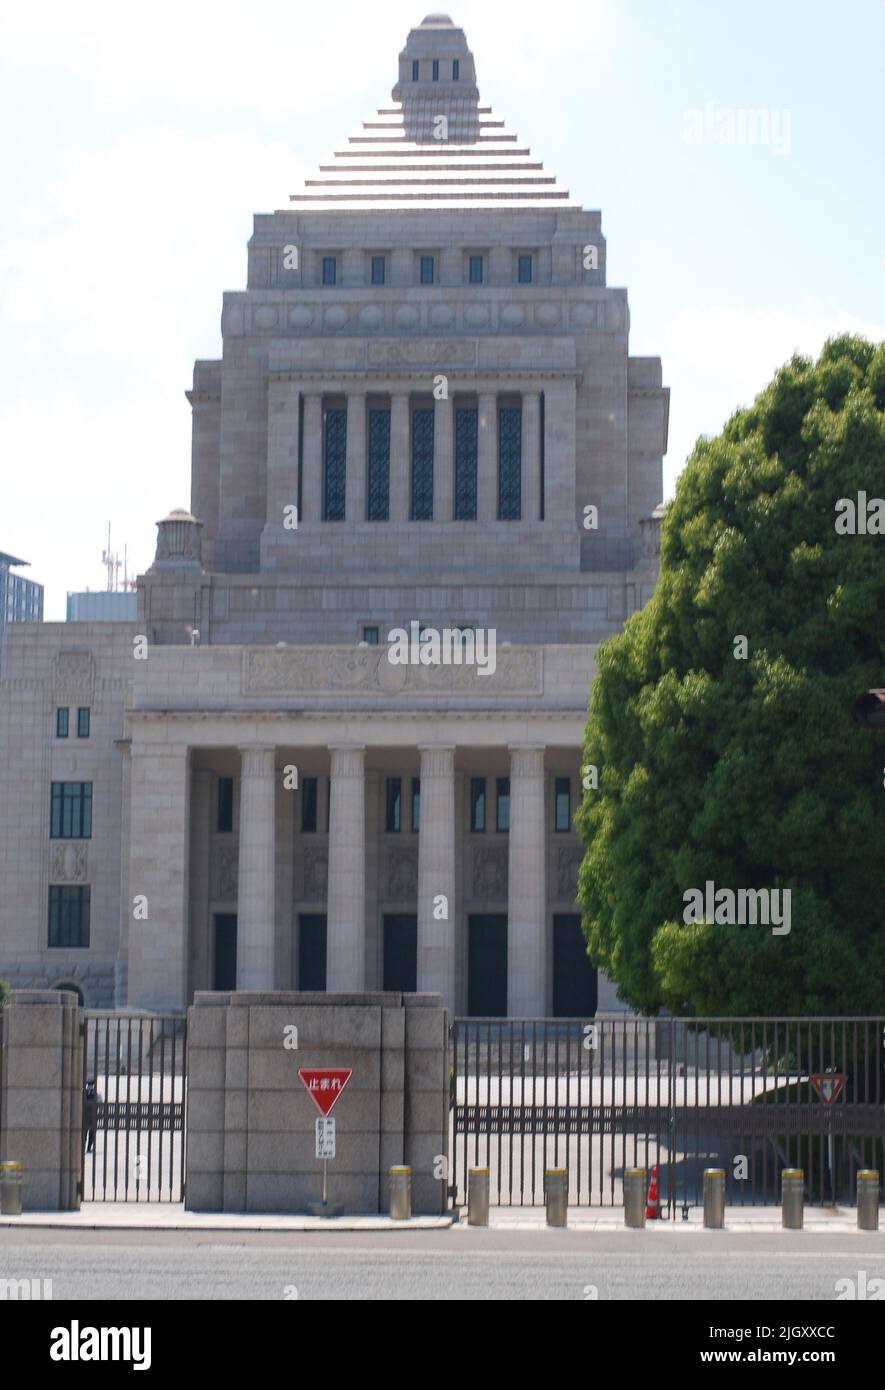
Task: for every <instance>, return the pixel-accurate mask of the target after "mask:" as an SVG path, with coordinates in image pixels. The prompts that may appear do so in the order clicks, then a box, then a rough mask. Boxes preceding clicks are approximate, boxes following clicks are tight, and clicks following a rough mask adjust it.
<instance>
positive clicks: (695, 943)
mask: <svg viewBox="0 0 885 1390" xmlns="http://www.w3.org/2000/svg"><path fill="white" fill-rule="evenodd" d="M883 411H885V345H880V346H878V347H876V346H875V345H873V344H870V343H868V342H865V341H863V340H862V339H859V338H849V337H840V338H836V339H833V340H831V341H830V342H828V343H827V345H826V346H825V348H824V349H823V351H822V353H821V355H820V357H819V359H818V361H817V362H812V361H810V360H808V359H807V358H804V357H798V356H797V357H794V358H793V359H792V361H791V362H790V363H789V364H788V365H786V366H785V367H784V368H783V369H782V370H781V371H779V372H778V373H777V375H776V376H775V378H774V380H773V381H772V382H771V383H770V385H769V386H768V387H767V388H766V390H764V391H763V392H762V394H761V395H760V396H759V397H758V398H757V400H756V401H755V403H754V404H753V405H752V406H751V407H750V408H749V409H745V410H740V411H738V412H737V413H736V414H735V415H734V416H733V417H732V418H731V419H730V420H729V422H728V424H727V425H726V426H725V428H724V429H723V431H722V433H721V434H720V435H719V436H718V437H717V438H715V439H711V440H708V439H701V440H699V441H698V443H697V445H696V447H695V449H694V452H693V454H692V456H691V458H690V459H689V461H688V464H687V465H686V468H685V471H684V472H683V474H682V476H681V478H680V479H679V484H678V487H677V491H676V497H675V501H674V502H673V504H672V505H671V506H670V507H669V509H668V511H667V515H666V518H665V521H664V525H663V532H662V555H661V576H660V581H659V584H658V587H657V589H656V591H655V595H654V597H653V599H652V601H651V602H650V603H649V604H648V605H647V607H646V608H645V609H644V610H643V611H642V612H640V613H638V614H636V615H635V616H634V617H633V618H631V619H630V621H629V622H628V623H627V625H626V627H625V629H624V631H623V633H621V634H619V635H618V636H617V637H614V638H611V639H610V640H609V641H607V642H605V643H604V644H603V645H602V647H601V648H600V651H599V663H598V664H599V675H598V678H597V680H596V682H595V683H594V687H593V694H592V699H591V704H590V719H589V723H588V727H587V735H586V744H585V762H586V763H587V764H592V765H594V766H595V767H597V769H598V777H599V787H598V790H589V791H587V792H585V796H584V801H583V804H582V807H581V810H580V812H579V815H578V825H579V829H580V831H581V834H582V837H583V839H584V842H585V845H586V847H587V852H586V855H585V858H584V862H583V864H582V867H581V875H580V889H579V898H580V902H581V906H582V909H583V921H584V931H585V934H586V937H587V941H588V948H589V952H590V955H591V958H592V959H593V961H594V962H595V963H596V964H597V965H598V966H601V967H602V968H604V969H605V970H606V972H607V973H608V974H609V975H610V976H611V977H612V978H613V979H614V980H615V981H616V982H617V984H618V986H619V990H620V994H621V996H622V998H623V999H624V1000H625V1001H626V1002H627V1003H629V1004H630V1005H632V1006H633V1007H635V1008H638V1009H641V1010H644V1011H647V1012H650V1013H654V1012H656V1011H657V1010H658V1009H660V1008H661V1007H668V1008H670V1009H673V1010H674V1011H677V1012H680V1013H686V1014H705V1013H706V1014H721V1015H728V1016H733V1015H736V1014H775V1013H783V1014H788V1015H795V1014H800V1013H847V1014H861V1013H865V1012H875V1011H882V1010H883V1008H885V917H883V907H885V787H883V776H885V735H883V734H882V733H876V732H874V731H870V730H866V729H864V728H862V727H860V726H859V725H858V724H857V723H855V721H854V717H853V710H854V701H855V698H856V697H857V696H858V695H859V694H860V693H861V692H862V691H865V690H867V689H869V688H871V687H875V686H882V685H885V534H882V535H879V534H853V535H852V534H840V533H838V532H837V529H836V522H837V519H838V518H839V516H840V513H839V512H838V511H837V503H838V502H839V501H840V499H843V498H851V499H853V500H854V501H855V502H856V500H857V497H858V494H859V493H860V492H865V493H866V494H867V495H868V497H869V498H870V499H872V498H875V497H885V413H883ZM870 524H871V525H873V524H875V523H874V522H871V523H870ZM883 530H885V528H883ZM740 636H744V637H746V639H747V647H748V655H747V659H746V660H740V659H737V658H736V656H735V650H736V638H738V637H740ZM708 880H712V881H713V882H714V883H715V885H716V888H717V889H719V888H723V887H724V888H730V889H732V890H737V889H739V888H743V889H759V888H768V889H775V888H777V889H781V890H784V889H789V890H790V893H791V930H790V932H789V934H788V935H782V936H775V935H773V934H772V932H771V930H770V928H766V927H765V926H763V925H756V926H737V925H735V926H726V925H711V924H707V923H706V922H703V923H699V924H694V925H685V924H684V921H683V908H684V898H683V894H684V893H685V892H686V891H687V890H689V889H698V888H699V889H703V887H704V885H705V883H706V882H707V881H708Z"/></svg>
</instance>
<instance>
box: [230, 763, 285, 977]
mask: <svg viewBox="0 0 885 1390" xmlns="http://www.w3.org/2000/svg"><path fill="white" fill-rule="evenodd" d="M240 753H241V756H242V763H241V772H240V865H239V889H238V894H237V989H238V990H272V989H273V987H274V859H275V854H274V851H275V831H274V819H275V818H274V810H275V805H276V750H275V749H274V748H242V749H241V750H240Z"/></svg>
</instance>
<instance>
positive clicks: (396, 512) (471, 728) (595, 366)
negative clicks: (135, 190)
mask: <svg viewBox="0 0 885 1390" xmlns="http://www.w3.org/2000/svg"><path fill="white" fill-rule="evenodd" d="M435 65H436V66H435ZM475 82H476V77H475V69H474V64H473V57H472V55H471V54H470V52H469V50H468V48H467V43H466V39H465V37H464V35H463V32H462V31H461V30H459V29H457V28H456V27H455V26H454V25H453V24H452V23H451V21H449V20H446V19H445V17H439V16H434V17H430V18H429V19H428V20H426V21H425V22H424V23H423V24H422V25H421V26H419V28H418V29H416V30H413V31H412V34H411V35H410V36H409V39H408V42H407V44H406V47H405V49H404V50H403V52H402V53H401V55H400V60H399V69H398V80H397V84H396V87H395V89H394V98H393V101H392V103H389V104H388V105H386V106H384V107H382V108H380V109H379V111H378V112H377V114H376V115H375V116H374V117H372V118H371V119H370V120H369V121H367V122H366V124H365V126H364V129H363V131H362V132H361V133H360V134H359V135H357V136H354V137H352V138H351V140H350V141H349V142H348V143H347V145H345V146H342V147H341V148H340V149H339V150H337V151H336V152H335V155H334V156H333V158H332V160H331V161H330V162H329V164H327V165H324V166H323V167H322V168H321V170H320V171H319V172H318V174H317V176H316V177H315V178H313V179H311V180H308V182H307V184H306V185H305V187H304V189H302V190H300V191H299V192H297V193H296V194H294V195H293V197H292V198H291V200H290V206H289V207H288V208H286V209H285V210H283V211H278V212H275V213H273V214H270V215H262V216H258V217H256V219H255V227H254V233H253V237H252V240H251V242H250V245H249V258H248V278H247V287H246V289H245V290H243V291H238V292H231V293H228V294H226V295H225V297H224V307H223V315H222V336H223V351H222V357H221V359H220V360H219V361H213V362H197V363H196V365H195V368H194V377H193V386H192V389H191V390H190V391H189V392H188V398H189V400H190V403H191V407H192V413H193V444H192V470H191V499H190V511H189V512H184V511H180V512H173V513H171V514H170V516H169V517H167V518H166V519H165V520H164V521H163V522H161V523H160V526H159V538H158V546H157V555H156V559H155V562H154V564H153V566H152V567H151V569H150V570H149V571H148V572H147V573H146V574H145V575H144V576H142V578H141V579H140V581H139V616H138V619H137V621H136V622H135V623H101V624H98V623H96V624H68V625H64V626H58V625H48V626H42V627H40V628H36V627H33V628H25V627H22V628H20V629H18V630H17V631H13V632H11V633H10V635H9V639H8V653H7V664H6V671H5V678H4V679H3V680H2V682H0V767H2V774H0V775H2V777H3V782H4V787H3V790H4V796H3V798H2V803H0V822H2V824H0V831H2V834H0V874H2V882H3V885H4V888H3V893H2V895H0V976H3V977H5V978H9V979H11V980H12V981H13V982H14V983H15V984H16V985H19V986H23V985H29V986H31V985H40V986H48V985H56V984H59V983H63V982H64V983H70V984H75V985H77V986H78V987H79V988H80V989H81V991H82V993H83V994H84V996H85V1001H86V1003H87V1004H89V1005H91V1006H96V1005H104V1004H106V1003H109V1002H111V999H112V997H113V998H115V999H116V1002H117V1003H118V1004H120V1005H122V1004H124V1003H128V1004H129V1005H130V1006H135V1007H144V1008H154V1009H181V1008H183V1007H184V1006H186V1004H187V1003H188V1002H189V1001H190V1000H191V999H192V997H193V994H194V992H195V991H203V990H209V989H212V988H221V989H229V988H230V987H231V982H230V980H229V978H228V976H229V973H230V969H231V961H230V959H227V963H225V960H226V957H225V952H227V953H228V955H230V953H231V952H234V953H235V958H236V962H235V963H236V985H237V987H238V988H240V989H250V990H270V989H299V988H302V989H303V988H304V987H305V980H304V979H303V978H301V976H302V975H305V976H306V975H307V973H308V971H310V972H311V973H312V977H313V976H314V975H315V973H316V970H317V969H318V968H320V967H318V966H317V961H316V958H315V954H314V956H311V955H310V952H309V951H308V950H307V947H306V943H307V940H308V934H309V933H310V932H318V933H319V935H318V936H317V940H319V941H322V939H323V938H322V933H323V932H325V953H324V954H325V959H324V961H323V962H322V966H321V974H322V976H323V980H324V983H325V987H326V988H328V989H330V990H338V991H348V992H349V991H356V990H380V989H383V988H390V987H394V988H401V989H409V988H410V989H413V990H420V991H430V992H439V993H440V994H442V995H443V997H444V1000H445V1003H446V1006H447V1007H448V1009H449V1010H450V1012H453V1013H464V1012H467V1011H468V1010H470V1011H472V1012H477V1008H476V1007H474V1006H475V1005H476V1004H477V1001H479V1002H481V1003H483V1004H484V1005H485V1006H488V999H489V997H490V996H489V995H488V994H487V992H486V991H484V990H483V989H482V988H481V986H482V980H481V979H480V978H479V977H478V974H477V972H479V975H481V973H482V971H483V969H486V970H488V969H489V968H492V967H490V966H489V965H488V961H489V960H491V959H492V957H487V956H484V955H483V950H484V946H483V941H484V940H485V938H484V937H483V933H487V935H488V940H489V941H490V940H491V939H492V937H493V936H495V932H496V931H498V928H497V927H495V925H494V922H493V921H492V919H495V921H497V922H498V923H499V924H500V923H501V922H505V921H506V928H505V930H506V947H505V952H504V954H503V955H502V954H501V953H500V951H499V953H498V955H497V956H495V957H494V960H495V962H496V964H495V965H494V970H495V971H496V972H497V973H498V974H500V975H501V976H502V977H503V976H506V982H507V989H506V1009H507V1011H508V1012H509V1013H511V1014H517V1015H531V1014H537V1015H546V1014H550V1013H551V1012H553V1011H554V1010H555V1009H557V999H558V998H560V1000H561V998H563V997H565V996H564V995H561V993H559V990H560V986H561V984H562V979H561V976H562V975H563V972H565V973H567V972H568V964H567V957H566V956H562V957H561V956H560V955H558V952H559V949H560V929H561V930H562V931H563V932H564V931H566V930H569V931H570V930H572V928H571V927H569V926H568V923H567V922H566V923H565V925H563V922H564V921H565V919H566V918H569V917H571V918H574V915H575V912H576V909H575V906H574V901H575V889H576V875H577V866H578V864H579V862H580V846H579V842H578V839H577V837H576V835H575V834H574V832H573V830H572V829H571V826H570V825H569V824H563V823H562V818H563V815H564V814H565V811H564V810H563V807H566V810H567V811H568V812H569V813H573V812H574V809H575V807H576V805H577V803H578V801H579V799H580V797H581V795H582V785H581V743H582V736H583V726H584V722H585V718H586V706H587V698H588V693H589V688H590V683H591V681H592V677H593V673H594V670H595V649H596V646H597V644H598V643H599V642H600V641H601V640H602V639H603V638H605V637H606V636H608V635H610V634H611V633H613V632H616V631H618V630H619V629H620V627H621V626H622V624H623V622H624V621H625V619H626V618H627V617H628V616H629V615H630V614H631V613H632V612H634V611H636V610H637V609H638V608H640V607H642V606H643V605H644V604H645V603H646V602H647V601H648V599H649V597H650V595H651V593H652V591H653V588H654V584H655V582H656V576H657V568H658V553H657V552H658V539H657V533H658V528H659V524H660V505H659V504H660V502H661V486H662V483H661V478H662V457H663V453H664V452H665V450H666V437H667V419H668V400H669V394H668V391H667V390H666V388H664V387H663V386H662V373H661V364H660V362H659V361H658V359H650V358H633V357H630V355H629V311H628V306H627V296H626V292H625V291H624V290H622V289H618V288H609V287H608V286H607V284H606V275H605V266H606V248H605V240H604V238H603V236H602V231H601V218H600V214H599V213H598V212H587V211H585V210H584V209H582V208H581V207H580V206H579V205H578V204H576V203H575V202H574V201H573V200H572V199H571V198H570V196H569V194H568V193H567V191H565V190H562V189H561V188H560V187H559V186H558V185H557V184H556V181H555V180H554V179H553V178H552V177H551V176H549V175H547V174H546V173H545V172H544V170H543V167H542V165H541V164H540V162H539V161H537V160H535V159H534V158H533V157H532V156H531V151H530V150H529V149H528V147H527V146H526V145H525V144H524V143H523V142H522V141H520V139H519V137H518V136H517V135H516V134H514V133H513V132H511V131H509V130H508V129H507V127H506V126H505V125H504V123H503V122H502V121H500V120H499V119H498V118H497V117H496V116H495V115H494V113H492V112H491V111H490V109H489V108H487V107H484V106H482V105H481V103H480V99H479V95H478V91H477V88H476V85H475ZM441 133H442V134H444V138H440V134H441ZM412 622H417V623H419V624H420V625H421V627H422V628H429V629H436V630H439V631H440V632H441V631H443V630H444V629H446V628H466V629H472V630H475V631H476V632H477V633H478V634H479V633H494V634H495V639H496V653H497V656H496V664H495V670H494V673H493V674H485V675H483V674H480V672H479V670H478V668H477V667H476V666H470V665H465V664H461V665H432V664H431V665H424V664H420V663H418V664H407V665H400V664H396V662H395V661H393V660H391V656H392V648H391V646H390V642H389V638H390V635H391V633H392V632H393V631H394V629H397V628H408V626H409V624H410V623H412ZM59 707H66V708H67V707H69V708H70V710H71V718H72V719H74V718H75V716H76V711H77V710H78V709H79V708H81V707H86V708H89V709H90V710H91V723H90V728H89V734H88V737H87V738H83V739H77V738H75V737H73V736H69V737H68V738H67V739H62V738H59V737H58V736H57V728H56V723H55V719H56V714H55V712H56V710H57V709H58V708H59ZM293 770H294V771H295V774H296V775H295V777H294V778H293V775H292V773H293ZM480 779H485V783H484V786H485V790H484V794H483V800H482V811H483V825H482V827H480V826H479V825H477V824H476V820H477V816H478V812H477V798H478V796H479V792H478V791H477V784H478V780H480ZM294 781H297V786H295V785H293V782H294ZM418 781H420V811H419V810H418V808H417V807H416V809H415V817H414V821H413V812H412V795H413V786H414V784H415V783H417V782H418ZM84 784H89V785H90V787H91V807H92V826H91V834H90V838H88V839H79V840H74V839H60V838H53V831H54V829H58V826H57V825H55V826H54V823H53V822H52V816H53V814H62V813H61V812H55V813H54V812H53V810H52V802H51V794H52V792H51V789H52V787H53V785H56V786H64V785H67V786H68V787H70V786H75V787H82V786H83V785H84ZM397 785H398V786H399V792H398V794H397V792H396V788H397ZM391 787H393V791H392V790H391ZM565 788H567V790H565ZM502 789H503V790H502ZM499 793H500V795H499ZM57 795H58V796H61V795H62V793H57ZM65 795H68V793H65ZM78 795H79V793H78ZM498 803H500V804H498ZM501 805H503V806H504V808H505V809H504V811H503V812H502V810H501ZM64 814H67V811H65V812H64ZM71 814H72V815H73V816H74V818H75V819H76V815H77V814H78V812H77V811H76V809H75V810H74V811H72V812H71ZM77 886H83V887H88V888H89V890H90V906H89V932H88V946H87V945H85V944H83V945H79V946H77V945H71V944H65V945H59V944H57V942H58V934H57V925H56V944H55V945H54V946H50V945H49V944H48V942H49V940H50V937H49V928H48V913H50V911H51V910H52V909H51V902H50V900H51V897H52V894H51V890H52V889H59V888H62V887H77ZM70 897H71V895H70V894H69V895H67V896H66V897H65V903H66V904H68V906H69V905H70V904H69V899H70ZM53 901H54V902H55V904H56V906H55V909H54V910H55V911H56V914H58V912H59V911H60V908H59V901H60V899H59V894H58V893H56V894H55V896H54V899H53ZM65 910H67V907H66V909H65ZM77 911H80V908H77ZM234 918H236V928H235V941H234V937H233V936H232V935H231V932H232V931H233V920H234ZM320 919H325V920H324V925H323V924H322V923H321V922H320ZM65 920H66V921H68V920H69V919H65ZM57 921H58V918H57V919H56V922H57ZM225 933H227V936H226V935H225ZM398 933H399V935H398ZM496 939H498V938H497V937H496ZM403 941H405V942H406V946H405V948H403V946H402V942H403ZM397 942H399V943H400V945H399V946H397ZM410 943H411V944H410ZM403 949H405V951H406V955H409V954H410V953H411V952H414V953H415V959H414V961H413V962H412V964H411V965H409V964H408V962H407V963H406V964H404V963H403V961H402V960H400V959H398V957H397V951H398V950H399V951H400V953H401V952H402V950H403ZM483 961H486V965H485V966H484V965H483ZM403 969H405V971H406V974H408V972H409V969H414V975H415V978H414V979H413V980H412V981H411V982H410V983H407V984H403V983H399V984H396V985H391V981H392V980H393V979H394V978H397V979H399V975H400V973H401V970H403ZM566 992H567V991H566ZM598 1003H599V1007H600V1008H611V1007H613V1006H615V1007H616V1003H615V1000H614V995H613V991H612V990H611V988H610V987H609V986H608V985H607V984H606V983H605V982H604V981H600V995H599V1000H598ZM497 1007H498V1006H496V1008H497ZM480 1011H481V1010H480ZM559 1011H561V1009H560V1010H559Z"/></svg>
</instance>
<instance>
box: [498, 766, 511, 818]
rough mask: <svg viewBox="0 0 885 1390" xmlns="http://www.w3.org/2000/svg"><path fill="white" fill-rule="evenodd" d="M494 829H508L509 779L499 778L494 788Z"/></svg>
mask: <svg viewBox="0 0 885 1390" xmlns="http://www.w3.org/2000/svg"><path fill="white" fill-rule="evenodd" d="M495 791H496V797H495V800H496V807H495V829H496V830H509V829H510V778H509V777H499V778H498V780H497V784H496V787H495Z"/></svg>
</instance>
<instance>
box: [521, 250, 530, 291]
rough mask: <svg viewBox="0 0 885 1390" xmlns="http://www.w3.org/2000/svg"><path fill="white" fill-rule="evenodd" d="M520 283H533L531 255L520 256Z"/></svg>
mask: <svg viewBox="0 0 885 1390" xmlns="http://www.w3.org/2000/svg"><path fill="white" fill-rule="evenodd" d="M519 283H520V284H521V285H530V284H531V283H532V258H531V256H520V258H519Z"/></svg>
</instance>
